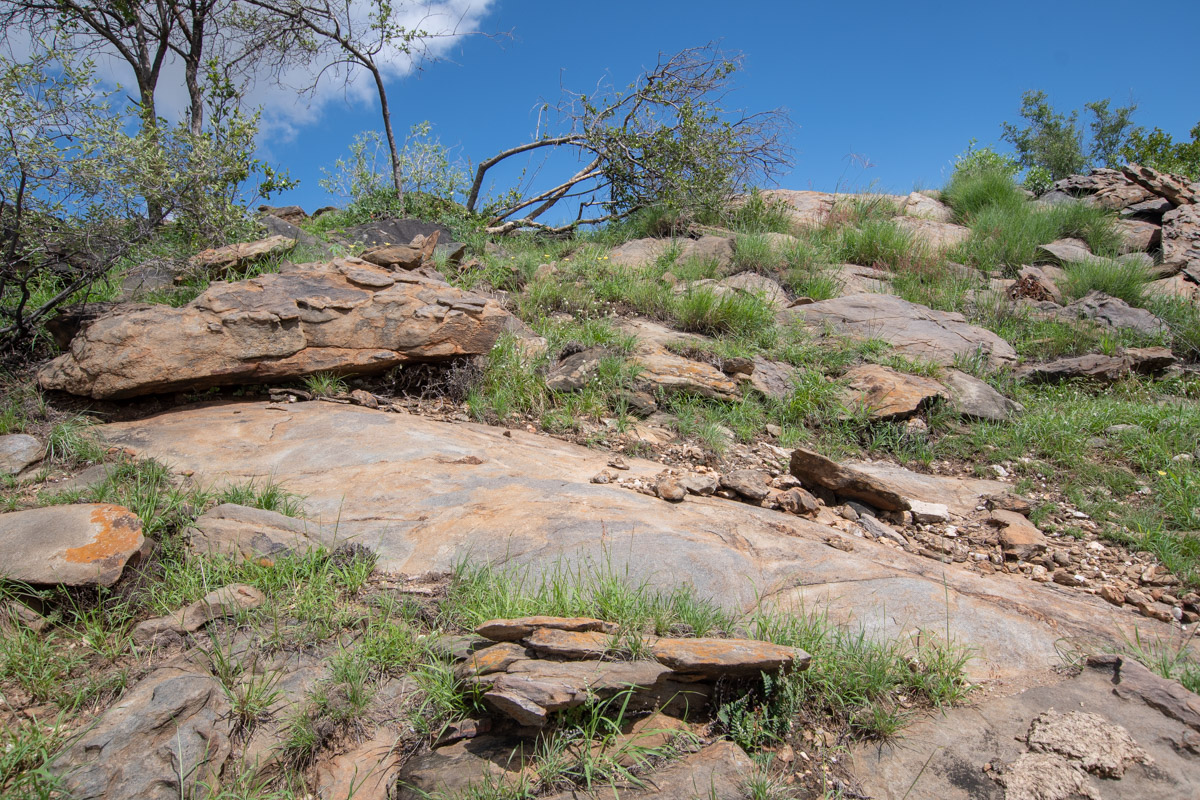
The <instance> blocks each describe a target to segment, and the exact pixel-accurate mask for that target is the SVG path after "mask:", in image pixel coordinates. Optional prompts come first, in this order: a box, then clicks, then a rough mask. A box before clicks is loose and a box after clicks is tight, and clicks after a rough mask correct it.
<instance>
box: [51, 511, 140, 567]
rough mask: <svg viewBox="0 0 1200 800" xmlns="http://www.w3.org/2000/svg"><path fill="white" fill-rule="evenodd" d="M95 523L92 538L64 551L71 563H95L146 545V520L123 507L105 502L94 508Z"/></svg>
mask: <svg viewBox="0 0 1200 800" xmlns="http://www.w3.org/2000/svg"><path fill="white" fill-rule="evenodd" d="M92 524H93V525H96V526H98V527H97V530H96V532H95V534H94V535H93V538H92V541H90V542H88V543H87V544H85V545H82V546H80V547H72V548H69V549H67V550H64V551H63V559H64V560H65V561H67V562H68V563H71V564H91V563H94V562H97V561H105V560H107V559H110V558H112V557H113V556H117V555H123V554H128V553H129V552H130V551H133V550H137V549H138V548H139V547H141V546H142V541H143V539H142V521H141V520H140V519H138V518H137V515H136V514H133V513H131V512H130V511H129V510H128V509H126V508H122V507H121V506H114V505H101V506H97V507H96V508H94V509H93V510H92Z"/></svg>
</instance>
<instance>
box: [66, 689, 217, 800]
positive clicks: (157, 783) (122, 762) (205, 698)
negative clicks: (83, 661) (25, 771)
mask: <svg viewBox="0 0 1200 800" xmlns="http://www.w3.org/2000/svg"><path fill="white" fill-rule="evenodd" d="M232 724H233V719H232V714H231V713H230V707H229V701H228V699H227V698H226V696H225V693H224V692H223V691H222V689H221V687H220V685H219V684H218V683H217V681H216V679H215V678H214V677H213V676H212V675H209V674H207V673H199V672H196V671H192V670H190V669H186V668H181V667H175V666H165V667H159V668H158V669H156V670H155V671H154V672H152V673H150V675H148V676H147V677H145V678H143V679H142V680H141V681H140V682H139V683H138V684H137V685H136V686H134V687H133V689H131V690H130V691H128V692H126V693H125V694H124V695H122V697H121V700H120V702H118V703H116V704H114V705H113V706H112V708H110V709H109V710H108V711H106V712H105V713H104V714H103V715H101V716H100V718H99V719H98V720H97V721H96V722H95V723H93V724H92V725H90V726H88V727H87V728H85V729H84V732H83V733H82V734H81V735H80V736H79V738H78V739H76V740H75V741H74V743H73V744H71V745H70V746H69V747H68V748H67V749H66V750H65V751H64V752H63V753H62V754H60V755H59V756H58V757H57V758H55V760H54V761H53V762H52V763H51V765H50V769H51V771H52V772H53V773H54V774H56V775H59V776H60V777H61V778H62V788H63V789H64V790H65V791H66V792H67V793H68V795H69V796H70V797H72V798H76V800H107V799H108V798H115V797H130V798H132V797H137V798H146V800H178V798H180V797H187V796H190V795H191V792H192V790H193V788H194V787H196V786H198V785H199V784H201V783H207V784H208V785H210V786H211V785H215V781H216V780H217V779H218V777H219V776H220V774H221V768H222V766H223V765H224V763H225V760H226V759H227V758H228V756H229V753H230V750H231V743H230V737H231V726H232Z"/></svg>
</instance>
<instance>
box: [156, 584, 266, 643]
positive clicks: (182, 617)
mask: <svg viewBox="0 0 1200 800" xmlns="http://www.w3.org/2000/svg"><path fill="white" fill-rule="evenodd" d="M265 601H266V597H264V596H263V593H262V592H260V591H259V590H258V589H255V588H254V587H253V586H247V585H246V584H242V583H232V584H229V585H228V586H222V587H221V588H220V589H216V590H214V591H211V592H209V593H208V594H206V595H205V596H204V597H202V598H201V599H199V600H197V601H196V602H194V603H191V604H190V605H187V606H185V607H184V608H182V609H180V610H179V611H177V612H175V613H174V614H168V615H167V616H165V617H155V618H153V619H148V620H144V621H142V622H140V623H138V625H137V627H135V628H134V629H133V641H134V644H139V645H147V644H151V643H152V642H154V640H155V639H156V638H158V637H159V636H162V635H164V634H170V633H175V634H185V633H194V632H195V631H198V630H200V628H202V627H204V626H205V625H207V624H208V623H209V622H211V621H212V620H214V619H218V618H220V617H229V616H233V615H234V614H236V613H237V612H239V611H243V610H248V609H252V608H257V607H258V606H260V605H262V604H263V603H264V602H265Z"/></svg>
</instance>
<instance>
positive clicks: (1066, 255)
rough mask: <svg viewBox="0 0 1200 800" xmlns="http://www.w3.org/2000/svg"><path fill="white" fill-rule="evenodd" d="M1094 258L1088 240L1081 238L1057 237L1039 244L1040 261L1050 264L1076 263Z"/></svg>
mask: <svg viewBox="0 0 1200 800" xmlns="http://www.w3.org/2000/svg"><path fill="white" fill-rule="evenodd" d="M1092 258H1093V255H1092V251H1091V249H1089V248H1088V246H1087V242H1084V241H1082V240H1081V239H1057V240H1055V241H1053V242H1050V243H1049V244H1043V245H1039V246H1038V262H1039V263H1049V264H1058V265H1065V264H1074V263H1076V262H1079V261H1089V260H1091V259H1092Z"/></svg>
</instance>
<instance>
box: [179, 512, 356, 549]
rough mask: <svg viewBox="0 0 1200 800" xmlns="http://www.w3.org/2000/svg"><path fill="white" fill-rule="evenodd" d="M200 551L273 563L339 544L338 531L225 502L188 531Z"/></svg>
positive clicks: (204, 515)
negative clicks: (290, 555)
mask: <svg viewBox="0 0 1200 800" xmlns="http://www.w3.org/2000/svg"><path fill="white" fill-rule="evenodd" d="M187 535H188V536H189V538H190V540H191V545H192V547H193V548H195V549H196V550H199V551H201V552H206V553H217V554H220V555H225V556H233V557H235V558H243V559H248V560H254V561H266V562H271V561H274V560H275V559H277V558H280V557H281V556H284V555H287V554H289V553H304V552H307V551H309V550H314V549H316V548H318V547H321V546H325V547H328V548H330V549H332V548H333V547H334V546H336V544H337V531H336V530H329V529H326V528H325V526H323V525H320V524H318V523H316V522H310V521H308V520H304V519H296V518H295V517H289V516H286V515H284V514H280V513H279V512H277V511H266V510H264V509H261V508H249V507H247V506H240V505H237V504H236V503H222V504H221V505H219V506H217V507H216V508H212V509H209V510H208V511H206V512H204V513H203V514H201V515H200V517H199V518H198V519H197V520H196V521H195V523H193V525H192V527H191V528H189V529H188V530H187Z"/></svg>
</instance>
